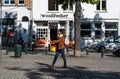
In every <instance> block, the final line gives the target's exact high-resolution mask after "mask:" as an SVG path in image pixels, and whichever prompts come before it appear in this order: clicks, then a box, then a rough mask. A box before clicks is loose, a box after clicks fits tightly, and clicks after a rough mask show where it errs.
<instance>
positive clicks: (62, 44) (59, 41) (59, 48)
mask: <svg viewBox="0 0 120 79" xmlns="http://www.w3.org/2000/svg"><path fill="white" fill-rule="evenodd" d="M50 43H51V44H56V46H57V50H56V53H55V56H54V59H53V62H52V65H50V67H52V68H53V67H54V64H55V63H56V61H57V58H58V56H59V54H61V56H62V58H63V62H64V66H63V68H66V67H67V63H66V57H65V53H64V49H65V38H64V36H63V29H59V32H58V39H57V40H53V41H50Z"/></svg>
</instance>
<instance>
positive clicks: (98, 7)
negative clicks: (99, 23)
mask: <svg viewBox="0 0 120 79" xmlns="http://www.w3.org/2000/svg"><path fill="white" fill-rule="evenodd" d="M97 10H100V1H98V4H97Z"/></svg>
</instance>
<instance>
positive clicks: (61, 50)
mask: <svg viewBox="0 0 120 79" xmlns="http://www.w3.org/2000/svg"><path fill="white" fill-rule="evenodd" d="M59 54H61V56H62V58H63V62H64V66H67V64H66V57H65V53H64V49H60V50H58V51H57V52H56V53H55V56H54V59H53V63H52V65H54V64H55V63H56V61H57V58H58V56H59Z"/></svg>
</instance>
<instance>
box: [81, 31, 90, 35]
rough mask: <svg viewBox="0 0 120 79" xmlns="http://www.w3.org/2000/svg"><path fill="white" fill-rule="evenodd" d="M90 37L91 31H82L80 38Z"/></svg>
mask: <svg viewBox="0 0 120 79" xmlns="http://www.w3.org/2000/svg"><path fill="white" fill-rule="evenodd" d="M90 35H91V31H90V30H89V31H88V30H84V31H81V37H90Z"/></svg>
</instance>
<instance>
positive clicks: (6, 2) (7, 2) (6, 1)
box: [4, 0, 15, 4]
mask: <svg viewBox="0 0 120 79" xmlns="http://www.w3.org/2000/svg"><path fill="white" fill-rule="evenodd" d="M4 4H15V0H4Z"/></svg>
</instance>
